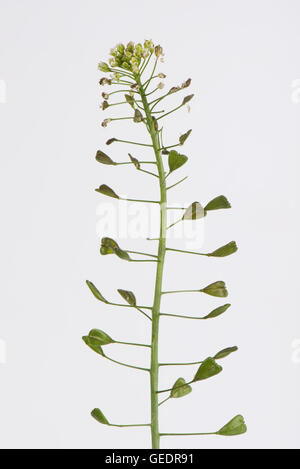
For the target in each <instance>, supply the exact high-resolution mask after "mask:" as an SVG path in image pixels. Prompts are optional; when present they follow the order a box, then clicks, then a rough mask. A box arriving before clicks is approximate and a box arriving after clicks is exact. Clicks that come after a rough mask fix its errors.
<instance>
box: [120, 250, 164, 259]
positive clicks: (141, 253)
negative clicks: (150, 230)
mask: <svg viewBox="0 0 300 469" xmlns="http://www.w3.org/2000/svg"><path fill="white" fill-rule="evenodd" d="M126 252H128V253H129V254H140V255H141V256H149V257H156V258H157V256H156V255H155V254H148V253H146V252H140V251H126Z"/></svg>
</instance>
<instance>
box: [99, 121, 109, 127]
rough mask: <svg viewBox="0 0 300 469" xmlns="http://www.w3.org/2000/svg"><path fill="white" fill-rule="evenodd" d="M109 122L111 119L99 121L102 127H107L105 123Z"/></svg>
mask: <svg viewBox="0 0 300 469" xmlns="http://www.w3.org/2000/svg"><path fill="white" fill-rule="evenodd" d="M110 122H111V119H104V121H103V122H102V123H101V125H102V127H107V124H109V123H110Z"/></svg>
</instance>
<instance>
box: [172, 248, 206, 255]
mask: <svg viewBox="0 0 300 469" xmlns="http://www.w3.org/2000/svg"><path fill="white" fill-rule="evenodd" d="M167 251H175V252H184V253H185V254H196V255H197V256H209V254H204V253H202V252H194V251H183V250H182V249H173V248H167Z"/></svg>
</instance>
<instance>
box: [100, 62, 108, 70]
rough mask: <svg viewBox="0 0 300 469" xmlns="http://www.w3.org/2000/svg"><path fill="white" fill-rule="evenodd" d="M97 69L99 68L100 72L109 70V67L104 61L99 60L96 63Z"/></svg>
mask: <svg viewBox="0 0 300 469" xmlns="http://www.w3.org/2000/svg"><path fill="white" fill-rule="evenodd" d="M98 69H99V70H101V72H110V68H109V66H108V65H107V63H105V62H100V63H99V64H98Z"/></svg>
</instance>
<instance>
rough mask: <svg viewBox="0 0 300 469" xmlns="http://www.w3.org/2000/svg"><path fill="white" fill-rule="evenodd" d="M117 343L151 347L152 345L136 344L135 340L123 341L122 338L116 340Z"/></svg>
mask: <svg viewBox="0 0 300 469" xmlns="http://www.w3.org/2000/svg"><path fill="white" fill-rule="evenodd" d="M114 343H115V344H122V345H135V346H137V347H150V348H151V345H147V344H136V343H135V342H123V341H122V340H115V341H114Z"/></svg>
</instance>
